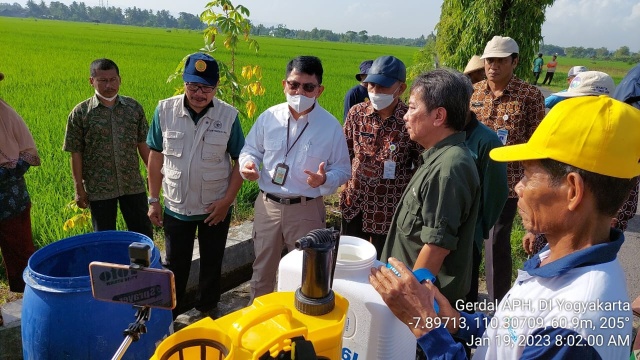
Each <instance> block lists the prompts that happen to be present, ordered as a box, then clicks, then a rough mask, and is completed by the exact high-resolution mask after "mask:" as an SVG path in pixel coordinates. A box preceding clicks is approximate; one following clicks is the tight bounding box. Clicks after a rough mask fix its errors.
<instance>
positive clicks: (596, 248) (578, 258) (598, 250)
mask: <svg viewBox="0 0 640 360" xmlns="http://www.w3.org/2000/svg"><path fill="white" fill-rule="evenodd" d="M609 238H610V241H609V242H606V243H602V244H597V245H593V246H589V247H588V248H586V249H582V250H578V251H576V252H573V253H571V254H569V255H566V256H564V257H562V258H560V259H558V260H556V261H553V262H550V263H549V264H547V265H544V266H540V263H541V262H542V258H541V256H540V255H544V258H546V257H547V256H549V245H547V246H545V247H544V249H542V250H541V251H540V252H539V253H537V254H535V255H534V256H533V257H532V258H531V259H529V260H527V262H525V263H524V266H523V269H524V270H525V271H526V272H527V273H529V275H531V276H538V277H543V278H552V277H556V276H560V275H562V274H564V273H566V272H567V271H569V270H571V269H575V268H579V267H583V266H590V265H597V264H604V263H608V262H610V261H613V260H615V258H616V256H617V255H618V251H619V250H620V247H621V246H622V243H623V242H624V234H623V233H622V231H620V230H618V229H614V228H612V229H611V232H610V234H609Z"/></svg>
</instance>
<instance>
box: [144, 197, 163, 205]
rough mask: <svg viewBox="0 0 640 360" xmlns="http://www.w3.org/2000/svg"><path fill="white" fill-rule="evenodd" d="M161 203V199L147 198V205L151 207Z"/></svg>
mask: <svg viewBox="0 0 640 360" xmlns="http://www.w3.org/2000/svg"><path fill="white" fill-rule="evenodd" d="M157 202H160V199H158V198H157V197H148V198H147V203H148V204H149V205H151V204H153V203H157Z"/></svg>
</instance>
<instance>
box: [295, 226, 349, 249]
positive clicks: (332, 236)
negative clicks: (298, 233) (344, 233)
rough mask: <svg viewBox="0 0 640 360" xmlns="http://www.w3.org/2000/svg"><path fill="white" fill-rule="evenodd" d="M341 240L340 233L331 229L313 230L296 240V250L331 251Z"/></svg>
mask: <svg viewBox="0 0 640 360" xmlns="http://www.w3.org/2000/svg"><path fill="white" fill-rule="evenodd" d="M339 239H340V231H338V230H334V229H333V228H330V229H315V230H311V231H310V232H309V233H308V234H307V235H306V236H304V237H302V238H301V239H299V240H296V244H295V245H296V249H298V250H305V249H315V250H330V249H332V248H334V247H335V244H336V243H337V242H338V240H339Z"/></svg>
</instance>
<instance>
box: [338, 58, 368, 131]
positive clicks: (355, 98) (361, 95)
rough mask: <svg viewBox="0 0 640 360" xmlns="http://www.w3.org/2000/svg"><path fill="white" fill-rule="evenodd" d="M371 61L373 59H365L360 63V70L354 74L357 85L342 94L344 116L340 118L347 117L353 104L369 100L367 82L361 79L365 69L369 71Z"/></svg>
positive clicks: (365, 74) (365, 71)
mask: <svg viewBox="0 0 640 360" xmlns="http://www.w3.org/2000/svg"><path fill="white" fill-rule="evenodd" d="M372 63H373V60H365V61H363V62H362V63H361V64H360V72H359V73H357V74H356V80H358V82H359V83H358V85H356V86H354V87H352V88H351V89H349V91H347V94H346V95H345V96H344V116H343V117H342V119H346V118H347V114H348V113H349V109H351V107H352V106H353V105H356V104H360V103H361V102H365V101H369V93H368V92H367V84H365V83H364V82H362V80H363V79H364V78H365V77H366V76H367V71H369V68H370V67H371V64H372Z"/></svg>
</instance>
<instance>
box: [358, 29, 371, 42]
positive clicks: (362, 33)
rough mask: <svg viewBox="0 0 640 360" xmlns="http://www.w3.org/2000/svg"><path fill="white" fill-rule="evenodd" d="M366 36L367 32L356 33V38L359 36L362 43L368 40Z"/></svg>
mask: <svg viewBox="0 0 640 360" xmlns="http://www.w3.org/2000/svg"><path fill="white" fill-rule="evenodd" d="M367 34H368V33H367V30H361V31H360V32H359V33H358V36H360V41H362V42H363V43H364V42H367V39H369V35H367Z"/></svg>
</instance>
